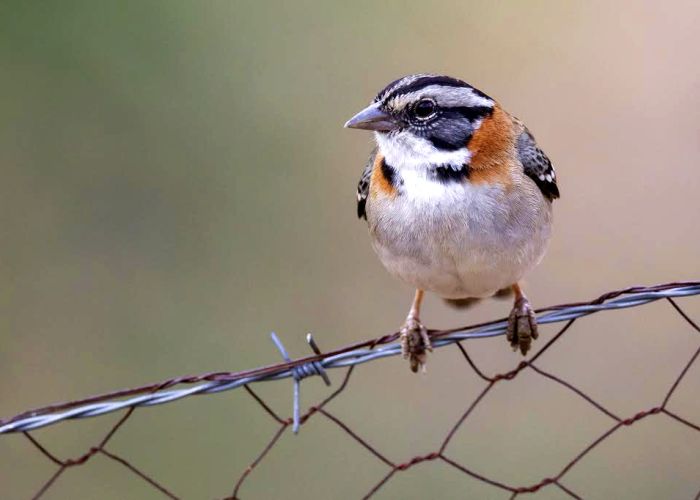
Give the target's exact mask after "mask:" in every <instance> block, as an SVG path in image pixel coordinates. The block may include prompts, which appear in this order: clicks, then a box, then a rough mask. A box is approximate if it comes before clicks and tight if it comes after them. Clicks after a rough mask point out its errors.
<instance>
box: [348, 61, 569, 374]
mask: <svg viewBox="0 0 700 500" xmlns="http://www.w3.org/2000/svg"><path fill="white" fill-rule="evenodd" d="M345 127H346V128H354V129H363V130H368V131H372V132H373V133H374V140H375V143H376V145H375V148H374V150H373V151H372V153H371V154H370V157H369V161H368V162H367V164H366V167H365V169H364V171H363V173H362V176H361V178H360V181H359V184H358V187H357V216H358V217H359V218H364V219H365V220H366V221H367V225H368V228H369V234H370V238H371V242H372V247H373V248H374V251H375V252H376V254H377V256H378V257H379V260H380V261H381V263H382V264H383V265H384V267H385V268H386V270H387V271H388V272H389V273H390V274H391V275H393V276H395V277H397V278H399V279H400V280H402V281H404V282H406V283H408V284H409V285H411V286H412V287H413V288H415V295H414V298H413V301H412V303H411V307H410V309H409V312H408V315H407V317H406V321H405V322H404V324H403V326H402V327H401V329H400V342H401V351H402V354H403V357H404V358H406V359H408V360H409V362H410V368H411V370H412V371H413V372H417V371H418V369H419V368H421V367H422V368H423V371H425V363H426V360H427V353H428V352H430V351H432V345H431V341H430V337H429V335H428V330H427V329H426V327H425V326H424V325H423V323H422V322H421V320H420V311H421V304H422V302H423V298H424V295H425V292H432V293H434V294H436V295H438V296H439V297H441V298H443V299H445V300H448V301H455V302H459V301H468V300H467V299H481V298H486V297H490V296H493V295H495V294H497V293H499V292H500V293H502V291H504V290H510V291H511V292H512V294H513V297H514V300H513V308H512V310H511V312H510V314H509V316H508V320H507V328H506V338H507V340H508V342H509V343H510V345H511V347H512V348H513V350H514V351H517V350H519V351H520V352H521V353H522V355H523V356H525V355H526V354H527V352H528V351H529V350H530V347H531V344H532V341H533V340H534V339H537V337H538V331H537V321H536V317H535V314H534V310H533V308H532V306H531V304H530V301H529V300H528V298H527V296H526V295H525V292H524V290H523V286H522V280H523V277H524V276H525V275H526V274H527V273H528V272H529V271H531V270H532V269H533V268H534V267H535V266H536V265H538V264H539V262H540V261H541V260H542V258H543V256H544V254H545V252H546V249H547V245H548V242H549V239H550V236H551V232H552V203H553V201H554V200H555V199H557V198H559V188H558V186H557V177H556V174H555V172H554V168H553V167H552V162H551V161H550V159H549V158H548V157H547V155H545V153H544V152H543V151H542V149H540V147H539V146H538V145H537V143H536V141H535V138H534V136H533V135H532V133H531V132H530V131H529V130H528V128H527V127H526V126H525V125H524V123H523V122H522V121H521V120H519V119H518V118H516V117H515V116H513V115H511V114H510V113H508V112H507V111H506V110H505V109H504V108H503V107H502V106H501V105H500V104H499V103H498V102H497V101H496V100H494V99H493V98H491V97H489V96H488V95H487V94H485V93H484V92H482V91H480V90H478V89H477V88H475V87H473V86H471V85H470V84H468V83H466V82H464V81H462V80H460V79H458V78H453V77H450V76H445V75H439V74H429V73H420V74H411V75H408V76H404V77H402V78H399V79H397V80H395V81H393V82H391V83H389V84H388V85H387V86H386V87H384V89H382V90H381V91H380V92H379V93H378V94H377V95H376V97H375V98H374V99H373V100H372V102H371V103H370V104H369V105H368V106H367V107H365V108H364V109H362V110H361V111H360V112H359V113H357V114H356V115H354V116H353V117H352V118H350V120H348V121H347V123H345Z"/></svg>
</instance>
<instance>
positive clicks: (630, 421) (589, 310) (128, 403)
mask: <svg viewBox="0 0 700 500" xmlns="http://www.w3.org/2000/svg"><path fill="white" fill-rule="evenodd" d="M694 295H700V282H677V283H667V284H660V285H654V286H649V287H632V288H627V289H623V290H616V291H612V292H608V293H606V294H604V295H602V296H600V297H598V298H596V299H594V300H591V301H588V302H578V303H570V304H562V305H557V306H551V307H547V308H543V309H540V310H538V311H537V317H538V322H539V323H540V324H546V323H562V326H561V327H560V328H559V329H558V331H557V332H556V333H555V334H554V335H553V336H552V337H551V338H550V339H549V340H548V341H547V342H546V343H544V345H542V347H541V348H540V349H539V350H538V351H537V352H535V353H534V355H532V356H531V357H530V358H529V359H528V360H527V361H521V362H520V363H518V364H517V366H515V367H514V368H512V369H511V370H509V371H506V372H504V373H498V374H488V373H485V371H484V370H483V369H482V368H480V363H479V362H478V360H476V359H474V356H472V355H470V354H469V351H468V349H467V344H468V343H467V342H466V341H472V340H475V339H479V338H485V337H493V336H498V335H503V334H504V333H505V327H506V323H505V320H499V321H493V322H489V323H482V324H478V325H472V326H469V327H464V328H459V329H451V330H431V331H430V332H429V334H430V336H431V340H432V343H433V347H434V348H436V349H437V348H441V347H447V346H454V348H455V349H458V350H459V352H460V354H461V357H462V359H463V360H464V362H465V363H466V364H467V365H468V366H469V367H470V369H471V370H473V372H474V373H475V374H476V375H477V376H478V377H479V378H480V379H481V380H482V388H481V390H480V392H478V393H477V394H475V395H473V396H472V397H471V400H468V401H465V405H466V409H465V410H464V411H463V413H462V414H461V415H460V416H459V418H458V419H457V420H456V421H455V422H454V424H453V425H452V426H451V427H450V428H449V429H447V430H446V433H445V435H444V438H443V439H442V441H441V442H440V443H438V444H437V445H436V447H435V448H434V450H433V451H431V452H429V453H424V454H420V455H417V456H413V457H409V458H408V459H406V460H404V461H395V460H390V459H389V458H387V455H386V454H385V453H383V452H382V451H381V450H380V449H379V448H378V447H376V446H374V445H372V444H370V443H369V442H368V440H367V439H366V438H365V437H363V436H362V435H360V433H359V432H357V431H356V430H354V429H353V428H352V426H351V425H349V424H348V423H347V422H346V421H344V420H343V419H341V418H340V417H338V416H337V415H336V414H334V413H333V412H331V411H330V410H329V409H328V405H329V403H330V402H331V401H333V400H334V399H336V398H338V397H339V396H340V395H341V394H342V393H343V392H344V391H345V390H346V388H347V387H348V386H349V384H350V382H351V379H352V374H353V372H354V370H356V369H357V367H358V366H359V365H362V364H364V363H368V362H372V361H377V360H379V359H384V358H387V357H391V356H396V355H400V354H401V349H400V346H399V345H398V344H397V343H396V340H397V338H398V333H392V334H390V335H385V336H382V337H379V338H375V339H372V340H368V341H365V342H360V343H357V344H353V345H350V346H346V347H344V348H341V349H337V350H334V351H331V352H326V353H322V352H321V351H320V350H319V348H318V346H317V345H316V343H315V342H314V340H313V338H311V336H309V337H308V338H307V342H308V343H309V345H310V347H311V348H312V349H313V351H314V354H313V355H312V356H308V357H305V358H300V359H296V360H291V359H290V358H289V356H288V355H287V353H286V351H285V349H284V346H283V345H282V343H281V342H280V341H279V339H278V338H277V337H276V336H275V335H274V334H272V338H273V341H274V342H275V344H276V346H277V348H278V349H279V350H280V353H281V355H282V357H283V358H284V361H283V362H281V363H278V364H274V365H270V366H265V367H260V368H255V369H252V370H245V371H240V372H216V373H205V374H200V375H194V376H184V377H176V378H172V379H169V380H165V381H162V382H159V383H155V384H149V385H145V386H142V387H137V388H131V389H124V390H120V391H115V392H111V393H108V394H102V395H98V396H92V397H89V398H85V399H81V400H76V401H70V402H65V403H58V404H54V405H50V406H47V407H44V408H38V409H34V410H30V411H26V412H23V413H21V414H19V415H16V416H14V417H11V418H5V419H2V420H0V434H10V433H22V434H23V435H24V436H25V437H26V439H27V440H28V442H29V443H31V445H32V446H33V447H34V448H35V449H36V450H37V452H39V453H41V454H42V455H43V456H44V457H45V458H46V459H47V460H49V461H50V462H52V463H53V464H55V466H56V469H55V471H54V472H53V474H52V475H51V476H50V477H48V478H47V479H46V481H45V482H44V483H43V485H42V486H41V487H40V488H39V489H38V490H37V491H36V492H35V493H34V494H33V498H40V497H42V496H43V495H44V494H45V493H47V492H48V491H49V490H50V489H51V488H52V487H53V486H54V485H55V484H56V483H57V481H59V478H60V477H61V476H62V475H63V474H64V473H65V472H66V471H67V470H68V469H72V468H76V467H79V466H82V465H84V464H86V463H88V462H89V461H90V460H91V459H92V458H93V457H95V456H97V455H100V456H103V457H105V458H107V459H109V460H111V461H113V462H115V463H118V464H120V465H121V466H123V467H124V468H126V469H127V470H128V471H130V472H131V473H133V474H134V475H135V476H137V477H138V478H140V479H141V480H143V481H145V482H146V483H147V484H148V485H150V486H151V487H152V488H153V489H154V491H158V492H159V493H161V494H162V495H164V496H166V497H169V498H179V497H178V495H177V494H176V493H175V492H173V491H172V490H171V489H169V488H168V487H167V486H165V485H164V484H162V483H161V482H160V481H158V480H157V479H156V478H154V477H152V475H150V474H148V473H146V472H145V471H144V470H142V469H141V468H139V467H137V466H136V465H134V464H133V463H132V462H131V461H130V460H127V459H126V458H125V457H123V456H121V455H119V454H116V453H114V452H113V451H111V450H109V449H108V448H107V445H108V444H109V443H110V440H111V439H112V438H113V436H114V435H115V434H116V433H117V432H119V431H120V430H121V429H122V427H123V425H124V423H125V422H126V421H127V420H129V419H131V418H133V416H134V415H135V413H136V411H137V409H139V408H143V407H146V406H154V405H163V404H169V403H173V402H175V401H177V400H180V399H183V398H186V397H189V396H194V395H207V394H217V393H221V392H224V391H229V390H232V389H236V388H242V389H243V390H244V391H245V392H246V393H247V394H248V395H249V396H250V397H251V398H252V399H253V400H254V401H255V402H256V403H257V404H258V405H259V406H260V407H261V408H262V409H263V410H264V412H265V413H266V414H267V415H268V416H269V418H270V419H271V420H272V421H273V422H274V423H275V425H276V430H275V432H274V434H273V435H272V437H271V438H270V439H269V441H268V442H267V443H266V444H265V446H264V447H263V448H262V449H261V450H260V452H259V454H258V455H257V456H255V457H253V458H252V460H251V462H250V464H249V465H248V466H247V467H246V468H245V469H244V470H243V471H241V472H240V474H239V476H238V477H237V478H236V479H235V480H233V481H232V485H231V490H230V491H229V492H228V494H227V496H223V498H227V499H237V498H241V495H244V493H245V491H244V485H245V484H246V481H247V480H249V478H250V477H253V472H254V470H255V468H256V467H257V466H258V465H259V464H260V463H261V462H262V461H263V460H265V459H266V457H267V456H268V453H269V452H270V450H271V449H273V448H274V447H275V445H276V444H278V443H279V441H280V438H281V437H282V436H283V435H284V434H285V433H287V432H289V431H292V432H297V431H298V430H299V428H300V427H303V426H305V425H307V424H308V423H309V422H310V421H312V420H314V419H317V418H323V419H326V420H327V421H329V422H331V423H332V424H333V425H334V426H336V427H337V428H338V429H339V430H340V431H342V432H344V433H346V434H347V435H348V436H350V437H351V438H352V440H354V441H355V442H357V443H358V444H359V445H360V446H362V447H363V448H364V449H365V450H366V452H367V456H368V457H371V458H373V459H374V460H375V461H376V462H377V466H378V467H381V468H383V469H384V471H385V472H384V475H383V476H382V477H381V479H380V480H379V481H378V482H377V483H376V484H373V485H367V490H366V494H365V495H364V497H365V498H369V497H371V496H373V495H375V494H376V493H377V492H378V491H380V490H381V489H382V488H383V487H384V486H385V485H386V484H387V483H388V482H390V481H391V480H392V478H394V477H395V476H396V475H397V474H398V473H400V472H403V471H407V470H409V469H412V468H413V467H414V466H416V465H418V464H421V463H424V462H438V463H442V464H444V466H446V467H450V468H452V469H454V470H456V471H459V472H461V473H463V474H466V475H468V476H470V477H471V478H473V479H475V480H478V481H480V482H483V483H484V484H487V485H489V486H491V487H492V488H494V490H500V491H502V492H504V493H506V494H507V495H508V497H509V498H511V499H512V498H516V497H518V496H520V495H524V494H528V493H534V492H537V491H539V490H542V489H543V488H557V489H558V490H560V491H561V492H562V493H563V494H565V495H567V496H568V497H571V498H584V495H585V494H586V493H585V492H580V491H579V492H577V491H574V490H573V489H572V488H571V487H570V486H567V485H565V484H564V481H563V480H564V478H565V476H566V475H567V473H569V472H570V471H571V470H572V469H573V468H574V467H576V465H577V464H578V463H579V462H580V461H581V460H582V459H583V458H584V457H585V456H587V455H588V454H590V453H591V452H593V450H594V449H595V448H596V447H598V445H600V443H602V442H603V441H605V440H607V439H609V438H610V437H611V436H613V435H614V434H616V433H619V432H620V431H621V430H622V429H624V428H627V427H630V426H633V425H635V424H636V423H638V422H640V421H642V420H644V419H647V418H649V417H652V416H657V417H660V418H666V419H668V420H669V421H670V422H673V423H674V424H675V425H678V426H683V427H684V428H687V429H691V430H694V431H698V432H700V425H698V423H695V422H692V421H691V419H689V418H687V417H686V416H684V415H680V414H678V413H677V412H676V411H673V410H672V409H670V408H669V402H670V401H671V399H672V397H673V395H674V393H675V392H676V390H677V389H678V387H679V385H680V384H681V383H682V382H683V380H684V379H685V378H686V375H687V373H688V371H689V370H690V369H691V367H692V366H693V364H694V363H696V361H697V359H698V357H699V356H700V337H698V345H697V348H696V349H695V351H694V352H692V353H690V354H689V356H688V358H687V359H684V360H679V361H678V370H677V376H676V377H675V379H674V380H673V382H672V383H671V385H670V386H669V387H668V388H667V390H666V391H665V393H664V394H661V395H660V396H659V399H658V402H657V403H656V404H655V405H652V406H650V407H647V408H643V409H641V410H639V411H637V412H635V413H634V414H632V415H618V414H617V413H615V412H613V411H612V410H611V409H610V408H608V407H606V406H605V405H603V404H602V403H601V402H599V401H598V400H596V399H595V398H594V397H592V396H591V395H590V394H588V393H587V392H585V391H584V390H582V389H580V388H578V387H577V386H575V385H574V384H573V383H572V382H570V381H568V380H566V379H565V378H564V377H561V376H558V375H557V374H555V373H552V372H550V371H547V370H545V369H543V368H541V366H539V364H538V363H537V361H538V360H539V359H540V358H541V357H542V356H543V355H544V354H545V353H546V352H547V351H548V350H549V349H550V347H551V346H552V345H553V344H554V343H556V342H558V341H559V340H560V339H561V338H562V337H563V336H564V335H565V334H566V332H567V331H568V330H569V328H570V327H571V326H572V324H574V322H575V321H577V320H578V319H579V318H582V317H584V316H588V315H591V314H595V313H597V312H600V311H604V310H619V309H626V308H632V307H638V306H642V305H645V304H648V303H651V302H655V301H658V300H665V301H667V302H668V304H669V307H671V308H672V309H673V311H675V313H677V314H678V315H679V316H680V317H681V318H683V320H684V321H685V322H686V323H687V324H688V325H689V327H690V328H692V329H693V330H694V331H695V332H697V333H698V334H700V327H699V326H698V324H697V323H696V322H694V321H693V320H692V319H691V318H690V317H689V315H688V314H687V313H686V312H685V311H684V309H683V308H682V307H681V306H680V305H679V303H678V301H677V300H674V299H676V298H680V297H689V296H694ZM331 369H344V370H345V373H344V375H343V377H342V380H341V382H340V384H339V386H338V387H337V388H335V389H334V390H332V392H330V394H329V395H328V396H327V397H325V398H324V399H322V400H321V401H319V402H318V403H316V404H314V405H311V406H309V407H308V408H306V409H305V411H303V412H302V410H301V405H300V391H301V381H302V380H303V379H304V378H306V377H310V376H316V375H318V376H321V377H322V378H323V379H324V381H325V382H326V384H327V385H330V380H329V378H328V375H327V370H331ZM524 371H531V372H533V373H535V374H537V375H538V376H540V377H543V378H544V379H547V380H549V381H552V382H553V383H555V384H558V385H559V386H560V387H562V388H564V389H566V390H567V391H569V392H570V393H571V394H573V395H574V396H575V397H576V398H579V399H580V400H582V401H584V402H585V403H586V404H588V405H589V406H590V407H591V408H592V409H594V410H595V411H596V412H599V413H600V414H602V415H604V416H605V418H606V419H608V420H609V425H608V427H607V429H606V430H605V431H604V432H603V433H601V434H599V435H597V436H595V437H593V438H592V439H591V440H590V441H589V442H588V443H587V445H586V446H585V447H583V449H581V450H580V451H579V452H578V453H577V454H575V455H574V456H573V457H572V458H571V459H570V460H568V461H567V462H566V463H564V464H562V466H561V467H560V468H559V469H558V470H556V471H553V473H552V474H551V475H549V476H547V477H543V478H541V479H540V480H539V481H535V482H533V483H531V484H510V483H508V482H506V481H503V480H501V479H500V478H499V477H496V476H490V475H485V474H483V473H481V472H479V471H477V470H474V469H473V468H470V467H467V466H465V465H464V464H463V463H460V462H459V461H458V460H457V459H456V458H454V457H453V456H451V455H450V445H451V444H453V443H454V441H455V439H456V437H455V435H456V434H457V431H458V430H459V429H460V428H462V427H463V425H464V423H465V421H467V420H468V419H469V417H470V415H472V413H473V412H474V410H475V408H477V407H481V406H484V405H486V403H484V399H485V397H486V396H487V394H489V393H491V392H493V391H495V390H497V388H498V387H500V386H502V385H503V384H504V383H506V382H509V381H512V380H514V379H516V378H517V377H518V376H519V375H520V374H522V373H523V372H524ZM406 376H408V374H407V375H406ZM286 378H291V379H292V380H293V383H294V384H293V386H294V392H293V396H292V400H293V405H292V413H291V416H289V417H287V416H282V415H280V414H279V413H278V412H276V411H274V410H273V409H272V406H271V405H270V404H269V403H268V401H266V400H265V399H264V398H262V397H261V396H260V394H259V393H258V392H256V391H255V390H253V388H252V387H251V386H252V385H253V384H256V383H259V382H264V381H277V380H282V379H286ZM113 412H123V414H122V416H121V417H120V418H119V420H118V421H117V422H116V424H114V425H113V426H112V427H110V429H109V431H108V432H107V433H106V434H105V435H104V436H103V437H102V438H101V439H100V440H99V441H98V442H97V443H96V444H94V445H93V446H91V447H90V448H89V449H87V450H86V451H85V452H84V453H83V454H81V455H79V456H78V457H76V458H69V459H61V458H59V457H58V456H56V454H54V453H53V452H51V451H50V450H49V449H48V448H47V447H46V446H45V445H44V444H42V443H41V442H40V441H39V440H38V439H37V438H36V437H35V436H34V435H32V433H31V432H30V431H33V430H35V429H39V428H42V427H47V426H51V425H56V424H58V423H60V422H62V421H64V420H68V419H83V418H88V417H97V416H100V415H104V414H108V413H113ZM698 451H700V443H699V445H698ZM698 477H700V473H699V474H698ZM699 482H700V481H699ZM699 486H700V485H699ZM695 498H696V499H698V498H700V491H698V492H697V495H696V497H695Z"/></svg>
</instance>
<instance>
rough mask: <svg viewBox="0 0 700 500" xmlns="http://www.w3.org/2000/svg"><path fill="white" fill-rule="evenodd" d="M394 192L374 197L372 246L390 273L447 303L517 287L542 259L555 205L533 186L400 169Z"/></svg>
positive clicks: (370, 211)
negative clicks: (439, 176)
mask: <svg viewBox="0 0 700 500" xmlns="http://www.w3.org/2000/svg"><path fill="white" fill-rule="evenodd" d="M396 176H397V178H396V182H395V184H396V185H397V190H398V192H397V194H396V195H395V196H393V197H390V196H383V195H379V196H370V198H369V199H368V203H367V216H368V222H369V226H370V233H371V235H372V240H373V246H374V249H375V251H376V252H377V254H378V256H379V258H380V260H381V261H382V263H383V264H384V266H385V267H386V268H387V270H388V271H389V272H390V273H391V274H393V275H395V276H397V277H399V278H401V279H402V280H404V281H406V282H407V283H409V284H411V285H413V286H414V287H416V288H421V289H425V290H430V291H433V292H435V293H437V294H438V295H440V296H442V297H445V298H466V297H486V296H489V295H492V294H493V293H494V292H496V291H497V290H499V289H501V288H504V287H507V286H509V285H512V284H513V283H516V282H517V281H519V280H520V279H521V278H522V277H523V275H524V274H525V273H526V272H527V271H529V270H530V269H531V268H532V267H534V266H535V265H537V263H538V262H539V261H540V259H541V258H542V256H543V255H544V252H545V249H546V245H547V241H548V239H549V236H550V229H551V206H550V203H549V202H548V201H547V200H545V199H544V197H543V196H542V195H541V194H540V193H539V191H538V190H537V188H536V187H535V186H534V183H532V181H530V180H529V179H527V178H525V177H524V176H520V177H522V179H519V180H517V182H521V183H531V184H532V186H530V185H528V186H525V187H526V189H524V188H523V186H518V185H517V182H516V185H514V186H512V187H511V188H510V189H509V190H508V191H506V189H505V188H503V187H502V186H500V185H485V184H482V185H473V184H471V183H469V181H464V182H461V183H460V182H449V183H441V182H439V181H436V180H432V179H430V178H428V175H427V171H426V170H425V169H412V168H408V169H406V168H402V169H398V170H397V174H396Z"/></svg>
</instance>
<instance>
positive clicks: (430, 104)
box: [413, 99, 435, 120]
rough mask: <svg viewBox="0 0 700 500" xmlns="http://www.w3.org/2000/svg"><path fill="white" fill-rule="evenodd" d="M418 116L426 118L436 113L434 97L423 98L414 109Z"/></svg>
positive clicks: (420, 118)
mask: <svg viewBox="0 0 700 500" xmlns="http://www.w3.org/2000/svg"><path fill="white" fill-rule="evenodd" d="M413 112H414V113H415V115H416V118H418V119H419V120H425V119H427V118H430V117H431V116H433V115H434V114H435V101H433V100H432V99H421V100H420V101H418V103H417V104H416V107H415V108H414V109H413Z"/></svg>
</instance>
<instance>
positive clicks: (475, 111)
mask: <svg viewBox="0 0 700 500" xmlns="http://www.w3.org/2000/svg"><path fill="white" fill-rule="evenodd" d="M444 111H445V112H454V113H458V114H459V115H460V116H463V117H464V118H466V119H467V120H469V121H475V120H478V119H479V118H484V117H486V116H489V115H491V114H492V113H493V108H490V107H486V106H471V107H468V106H462V107H454V108H444Z"/></svg>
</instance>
